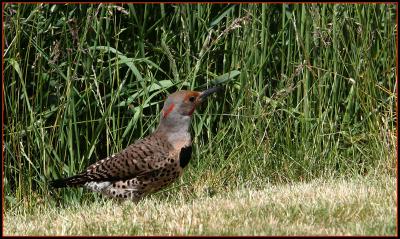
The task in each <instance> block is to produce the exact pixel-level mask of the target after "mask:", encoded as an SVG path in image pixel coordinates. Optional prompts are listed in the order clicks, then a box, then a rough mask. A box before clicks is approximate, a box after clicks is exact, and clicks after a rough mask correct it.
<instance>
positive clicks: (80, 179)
mask: <svg viewBox="0 0 400 239" xmlns="http://www.w3.org/2000/svg"><path fill="white" fill-rule="evenodd" d="M87 180H88V179H87V177H85V176H84V175H81V174H78V175H75V176H72V177H69V178H62V179H56V180H53V181H50V186H51V187H53V188H64V187H79V186H82V185H83V184H85V183H86V182H87Z"/></svg>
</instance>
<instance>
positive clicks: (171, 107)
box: [163, 103, 175, 118]
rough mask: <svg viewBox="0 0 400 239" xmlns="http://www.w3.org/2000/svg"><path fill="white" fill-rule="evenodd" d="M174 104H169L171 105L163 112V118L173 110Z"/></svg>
mask: <svg viewBox="0 0 400 239" xmlns="http://www.w3.org/2000/svg"><path fill="white" fill-rule="evenodd" d="M174 107H175V104H174V103H171V105H170V106H169V107H168V109H167V110H166V111H164V110H163V117H164V118H165V117H167V116H168V115H169V113H171V111H172V110H173V109H174Z"/></svg>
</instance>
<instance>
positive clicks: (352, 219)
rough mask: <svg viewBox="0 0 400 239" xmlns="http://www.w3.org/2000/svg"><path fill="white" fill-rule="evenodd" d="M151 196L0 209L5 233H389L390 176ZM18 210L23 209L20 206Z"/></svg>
mask: <svg viewBox="0 0 400 239" xmlns="http://www.w3.org/2000/svg"><path fill="white" fill-rule="evenodd" d="M184 197H185V195H183V193H181V194H180V195H177V196H176V198H173V199H171V198H170V199H168V200H163V199H162V198H161V197H150V198H147V199H145V200H143V201H142V202H140V203H139V204H137V205H135V204H133V203H130V202H126V203H122V204H115V202H112V201H110V200H106V201H104V202H100V203H93V204H90V205H68V206H67V207H66V208H49V206H47V208H45V207H41V208H37V210H35V212H33V213H30V214H26V213H22V212H17V211H6V214H5V220H4V226H5V228H4V234H6V235H187V234H189V235H395V234H396V178H393V177H379V178H378V179H376V178H374V179H372V178H359V179H352V180H350V181H346V180H344V179H340V180H321V179H320V180H315V181H312V182H309V183H295V184H292V185H265V188H264V189H263V190H252V189H239V190H237V191H235V192H226V193H217V194H216V195H215V196H213V197H206V196H198V197H196V198H194V199H193V200H191V201H187V200H184V199H183V198H184ZM21 211H22V210H21Z"/></svg>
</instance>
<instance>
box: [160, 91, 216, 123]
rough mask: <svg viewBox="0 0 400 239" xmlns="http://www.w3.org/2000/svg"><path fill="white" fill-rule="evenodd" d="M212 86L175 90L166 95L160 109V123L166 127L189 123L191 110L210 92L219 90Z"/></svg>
mask: <svg viewBox="0 0 400 239" xmlns="http://www.w3.org/2000/svg"><path fill="white" fill-rule="evenodd" d="M221 89H222V88H221V87H213V88H210V89H207V90H204V91H201V92H200V91H188V90H181V91H177V92H175V93H173V94H171V95H169V96H168V98H167V99H166V100H165V103H164V107H163V109H162V111H161V123H163V124H165V125H167V126H168V127H171V126H175V125H177V126H178V127H179V126H183V124H189V123H190V119H191V117H192V115H193V112H194V111H195V110H196V107H197V106H199V105H200V104H201V103H202V102H204V101H205V99H206V98H207V97H208V96H210V95H211V94H213V93H215V92H217V91H219V90H221Z"/></svg>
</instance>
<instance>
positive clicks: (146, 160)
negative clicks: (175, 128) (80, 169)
mask: <svg viewBox="0 0 400 239" xmlns="http://www.w3.org/2000/svg"><path fill="white" fill-rule="evenodd" d="M171 147H172V146H170V145H169V143H167V142H166V141H164V140H162V139H161V138H158V137H149V138H145V139H143V140H140V141H137V142H135V143H134V144H132V145H130V146H128V147H127V148H126V149H124V150H122V151H121V152H119V153H117V154H115V155H112V156H110V157H108V158H106V159H103V160H100V161H98V162H96V163H94V164H92V165H90V166H89V167H88V168H87V169H86V172H84V173H85V174H86V175H87V176H89V178H91V180H93V181H103V180H107V181H108V180H120V179H128V178H134V177H136V176H138V175H140V174H145V173H148V172H151V171H153V170H156V169H159V168H160V167H163V165H164V164H165V163H166V162H168V160H167V159H168V157H169V156H170V155H169V152H170V148H171Z"/></svg>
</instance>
